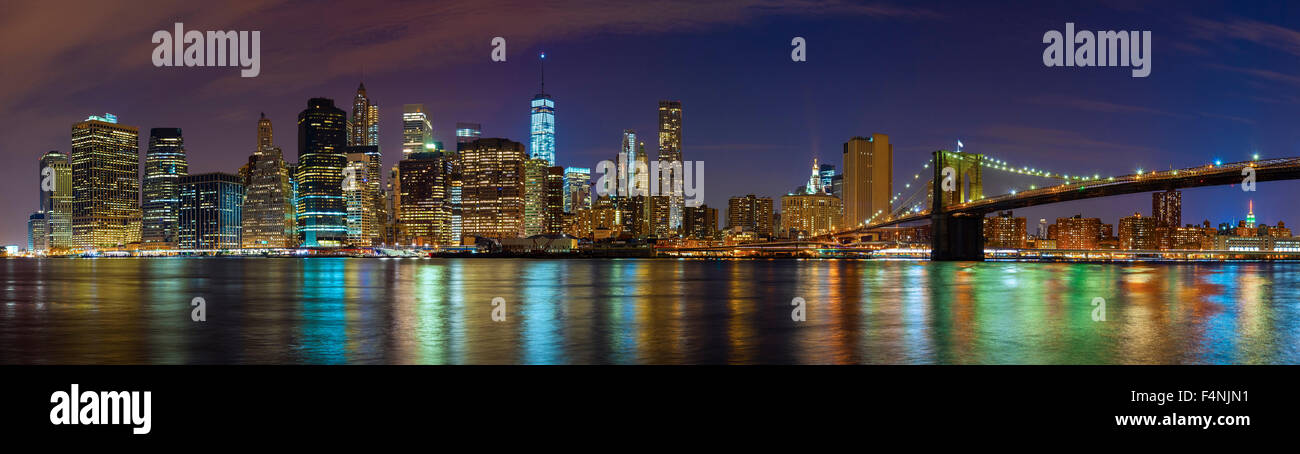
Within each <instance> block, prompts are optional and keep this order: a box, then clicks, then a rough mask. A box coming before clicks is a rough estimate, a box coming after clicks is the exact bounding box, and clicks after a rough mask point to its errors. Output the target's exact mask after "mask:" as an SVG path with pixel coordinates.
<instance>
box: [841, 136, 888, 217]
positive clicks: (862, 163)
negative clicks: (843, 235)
mask: <svg viewBox="0 0 1300 454" xmlns="http://www.w3.org/2000/svg"><path fill="white" fill-rule="evenodd" d="M893 166H894V146H893V145H891V144H890V143H889V136H887V135H885V134H872V135H871V137H854V138H852V139H849V141H848V142H845V143H844V183H843V184H844V189H843V193H844V224H843V226H844V227H853V226H857V225H859V224H861V223H862V222H863V221H866V220H867V219H870V218H871V216H872V215H873V214H876V213H881V215H882V216H884V215H888V214H889V213H890V212H891V208H890V192H889V191H890V190H891V189H890V188H892V187H893V184H894V180H893V178H894V171H893V168H894V167H893Z"/></svg>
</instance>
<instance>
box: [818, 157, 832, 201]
mask: <svg viewBox="0 0 1300 454" xmlns="http://www.w3.org/2000/svg"><path fill="white" fill-rule="evenodd" d="M818 172H819V173H821V176H822V182H821V184H822V192H825V193H827V194H833V192H834V191H833V190H832V187H833V185H834V182H835V164H822V165H821V166H820V167H819V168H818Z"/></svg>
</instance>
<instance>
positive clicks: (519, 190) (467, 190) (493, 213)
mask: <svg viewBox="0 0 1300 454" xmlns="http://www.w3.org/2000/svg"><path fill="white" fill-rule="evenodd" d="M526 160H527V155H526V153H525V151H524V146H523V144H520V143H518V142H512V141H510V140H507V139H479V140H475V141H473V142H471V143H469V144H468V145H467V146H466V147H465V149H464V151H462V152H461V156H460V162H461V171H462V172H463V176H462V179H463V181H464V187H463V193H462V195H461V197H462V209H461V211H462V213H463V216H464V233H465V235H466V236H471V235H474V236H482V237H488V238H517V237H520V236H522V235H523V234H524V161H526Z"/></svg>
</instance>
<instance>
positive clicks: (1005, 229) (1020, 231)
mask: <svg viewBox="0 0 1300 454" xmlns="http://www.w3.org/2000/svg"><path fill="white" fill-rule="evenodd" d="M1027 221H1028V220H1027V219H1025V218H1018V217H1015V215H1014V214H1013V213H1012V212H1010V211H1003V212H999V213H998V214H997V216H986V217H985V218H984V246H985V247H990V248H1024V247H1025V246H1026V245H1027V244H1028V241H1029V238H1028V234H1027V231H1026V223H1027Z"/></svg>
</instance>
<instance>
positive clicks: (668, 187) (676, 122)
mask: <svg viewBox="0 0 1300 454" xmlns="http://www.w3.org/2000/svg"><path fill="white" fill-rule="evenodd" d="M681 161H682V102H681V101H668V100H663V101H659V162H660V173H659V175H658V178H659V188H660V189H659V190H660V194H665V195H667V196H668V202H667V203H668V206H667V209H668V225H667V229H668V232H670V233H676V232H678V231H680V230H681V229H682V208H684V207H685V206H686V204H685V199H684V198H683V191H682V187H681V186H680V185H677V184H673V181H674V180H677V181H681V180H682V179H683V178H684V177H685V176H684V175H683V174H680V173H679V174H677V175H673V172H674V170H676V171H677V172H681V171H683V170H682V166H681V165H680V164H670V165H668V166H667V168H664V164H663V163H665V162H667V163H680V162H681ZM657 230H658V229H657ZM661 237H662V236H661Z"/></svg>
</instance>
